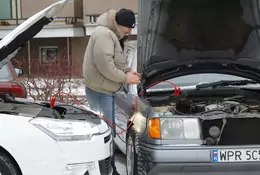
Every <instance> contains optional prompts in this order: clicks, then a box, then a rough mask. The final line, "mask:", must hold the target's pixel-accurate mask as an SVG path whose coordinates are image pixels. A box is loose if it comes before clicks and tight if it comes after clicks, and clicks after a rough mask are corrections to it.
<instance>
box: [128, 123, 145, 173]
mask: <svg viewBox="0 0 260 175" xmlns="http://www.w3.org/2000/svg"><path fill="white" fill-rule="evenodd" d="M126 140H127V142H126V171H127V175H147V168H146V166H147V165H146V163H145V162H146V156H145V155H144V154H143V153H142V152H141V150H140V146H139V137H138V135H137V132H136V129H135V126H134V125H133V126H132V127H131V128H130V129H129V131H128V134H127V138H126Z"/></svg>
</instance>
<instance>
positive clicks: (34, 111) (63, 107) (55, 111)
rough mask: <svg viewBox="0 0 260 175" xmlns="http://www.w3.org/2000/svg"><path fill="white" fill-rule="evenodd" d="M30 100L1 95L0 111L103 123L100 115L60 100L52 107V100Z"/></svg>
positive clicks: (28, 115) (23, 115)
mask: <svg viewBox="0 0 260 175" xmlns="http://www.w3.org/2000/svg"><path fill="white" fill-rule="evenodd" d="M29 101H30V100H29V99H27V100H26V102H23V101H19V100H16V99H14V98H13V97H11V96H9V95H7V94H4V95H0V113H1V114H9V115H19V116H22V117H32V118H35V117H46V118H54V119H63V120H66V119H68V120H70V119H73V120H85V121H88V122H89V123H93V124H100V123H101V119H100V117H98V116H97V115H96V114H94V113H92V112H90V111H88V110H85V109H84V108H81V107H76V106H73V105H69V104H64V103H58V102H57V103H56V104H55V105H54V107H51V106H50V102H37V103H36V102H35V103H32V102H29Z"/></svg>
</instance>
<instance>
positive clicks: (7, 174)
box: [0, 152, 21, 175]
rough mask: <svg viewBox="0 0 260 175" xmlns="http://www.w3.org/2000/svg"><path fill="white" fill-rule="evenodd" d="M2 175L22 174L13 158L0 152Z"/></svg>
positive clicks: (0, 172) (0, 173) (0, 174)
mask: <svg viewBox="0 0 260 175" xmlns="http://www.w3.org/2000/svg"><path fill="white" fill-rule="evenodd" d="M0 175H21V173H20V171H19V168H18V167H17V165H16V163H15V162H14V161H13V159H12V158H10V156H9V155H7V154H5V153H3V152H0Z"/></svg>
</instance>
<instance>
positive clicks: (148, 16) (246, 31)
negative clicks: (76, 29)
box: [115, 0, 260, 175]
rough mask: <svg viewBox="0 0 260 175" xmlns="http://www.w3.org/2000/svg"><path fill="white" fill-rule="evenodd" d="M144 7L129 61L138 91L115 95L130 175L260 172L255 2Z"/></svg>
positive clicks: (180, 1)
mask: <svg viewBox="0 0 260 175" xmlns="http://www.w3.org/2000/svg"><path fill="white" fill-rule="evenodd" d="M139 2H140V3H139V5H140V6H139V7H140V8H139V13H138V21H139V23H138V40H137V42H136V41H131V42H129V43H127V44H126V46H125V54H126V56H127V62H128V64H129V66H130V67H132V68H133V69H134V70H135V71H138V72H140V73H141V74H142V76H141V84H140V85H138V86H136V85H129V86H124V88H123V89H122V90H120V91H119V92H117V93H116V94H115V103H116V105H115V106H116V112H115V114H116V122H117V132H118V133H121V132H122V131H123V130H125V129H126V128H128V125H129V124H130V123H131V122H133V124H132V125H130V128H129V129H128V130H127V132H126V133H123V134H120V135H118V136H117V137H116V139H115V141H116V144H117V147H118V148H119V149H120V150H121V151H122V152H123V153H125V154H126V157H127V160H126V161H127V174H128V175H165V174H175V175H188V174H191V175H207V174H215V175H245V174H247V175H257V174H260V132H259V128H260V127H259V126H260V69H259V68H260V40H259V36H260V35H259V28H258V27H257V26H259V22H260V21H259V11H260V10H259V4H258V3H255V1H251V0H245V1H240V0H232V1H219V0H210V1H209V0H206V1H205V0H198V1H186V0H174V1H167V0H161V1H157V0H140V1H139ZM164 80H167V81H169V82H171V83H174V84H175V85H176V86H177V87H180V90H181V91H180V94H179V95H175V93H174V87H173V86H172V85H171V84H169V83H167V82H162V81H164ZM158 82H160V83H159V84H157V85H155V86H153V87H152V88H149V87H150V85H151V84H154V83H158ZM138 94H140V96H139V98H138V100H137V103H135V99H136V96H137V95H138ZM136 104H137V113H135V111H136V110H135V108H136Z"/></svg>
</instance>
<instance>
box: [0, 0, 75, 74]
mask: <svg viewBox="0 0 260 175" xmlns="http://www.w3.org/2000/svg"><path fill="white" fill-rule="evenodd" d="M71 2H72V0H61V1H58V2H56V3H54V4H52V5H50V6H48V7H46V8H45V9H44V10H42V11H40V12H38V13H36V14H35V15H33V16H32V17H30V18H29V19H27V20H26V21H25V22H23V23H22V24H20V25H19V26H17V27H16V28H15V29H14V30H13V31H11V32H10V33H9V34H7V35H6V36H5V37H4V38H3V39H2V40H1V41H0V69H1V68H2V67H3V66H4V65H5V64H6V63H8V62H9V61H10V60H11V58H13V57H14V56H15V55H16V54H17V52H18V50H19V49H20V48H21V47H22V46H24V45H25V44H26V43H27V41H29V40H30V39H32V38H33V37H34V36H35V35H37V34H38V33H39V32H40V31H41V30H42V28H43V27H44V26H45V25H47V24H49V23H50V22H51V21H52V18H53V17H54V15H56V14H57V13H58V12H59V11H60V10H62V9H63V8H64V7H65V6H66V5H67V4H69V3H71Z"/></svg>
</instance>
